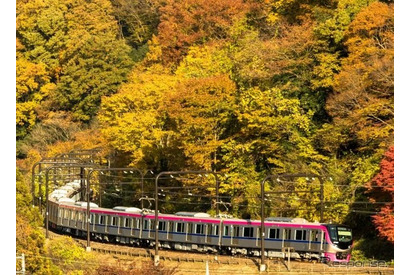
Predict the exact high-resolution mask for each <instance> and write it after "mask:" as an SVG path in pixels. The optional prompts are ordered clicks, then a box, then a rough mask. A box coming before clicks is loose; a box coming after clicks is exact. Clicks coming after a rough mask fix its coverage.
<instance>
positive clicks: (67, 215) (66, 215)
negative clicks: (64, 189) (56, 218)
mask: <svg viewBox="0 0 410 275" xmlns="http://www.w3.org/2000/svg"><path fill="white" fill-rule="evenodd" d="M69 215H70V210H68V209H66V210H65V211H64V219H68V217H69Z"/></svg>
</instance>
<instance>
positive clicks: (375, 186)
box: [369, 146, 394, 242]
mask: <svg viewBox="0 0 410 275" xmlns="http://www.w3.org/2000/svg"><path fill="white" fill-rule="evenodd" d="M369 191H370V192H371V196H372V200H375V199H376V200H377V201H381V200H383V201H391V202H392V203H391V204H388V205H386V206H384V207H382V208H381V209H380V212H379V213H378V214H377V215H374V216H373V217H372V218H373V223H374V225H375V226H376V228H377V230H378V231H379V236H381V237H385V238H387V240H388V241H390V242H394V147H393V146H392V147H390V148H389V150H388V151H387V152H386V154H385V155H384V158H383V160H382V161H381V162H380V172H379V173H378V174H377V175H376V176H375V177H374V178H373V179H372V181H371V186H369Z"/></svg>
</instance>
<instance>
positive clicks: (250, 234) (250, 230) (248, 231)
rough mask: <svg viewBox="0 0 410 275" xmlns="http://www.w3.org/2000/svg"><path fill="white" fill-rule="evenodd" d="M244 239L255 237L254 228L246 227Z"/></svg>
mask: <svg viewBox="0 0 410 275" xmlns="http://www.w3.org/2000/svg"><path fill="white" fill-rule="evenodd" d="M243 236H244V237H253V227H244V228H243Z"/></svg>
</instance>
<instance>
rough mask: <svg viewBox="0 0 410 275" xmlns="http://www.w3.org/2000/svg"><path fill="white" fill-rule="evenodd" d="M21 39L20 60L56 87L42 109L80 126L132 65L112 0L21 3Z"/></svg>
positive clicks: (88, 119)
mask: <svg viewBox="0 0 410 275" xmlns="http://www.w3.org/2000/svg"><path fill="white" fill-rule="evenodd" d="M17 38H18V39H19V41H20V43H21V45H22V47H20V49H18V58H19V57H22V58H25V59H26V60H28V61H29V62H32V63H34V64H38V65H39V66H40V65H41V66H43V67H42V68H43V69H44V70H45V73H46V76H44V77H43V78H45V79H49V81H50V82H51V83H53V84H54V85H55V89H52V90H50V91H49V93H48V96H47V97H44V96H43V98H44V99H42V100H41V102H42V104H41V106H42V109H43V110H45V111H46V112H49V111H58V110H62V111H68V112H72V113H73V117H74V119H76V120H80V121H85V122H88V121H90V120H91V118H92V117H93V116H94V115H95V114H96V112H97V109H98V106H99V104H100V98H101V96H103V95H108V94H111V93H113V92H115V91H116V89H117V87H118V85H119V84H121V83H122V82H123V81H124V80H125V79H126V77H127V73H128V71H129V69H130V67H131V65H132V62H131V60H130V58H129V52H130V49H129V47H127V46H126V45H125V42H124V40H121V39H118V28H117V23H116V20H115V18H114V16H113V15H112V7H111V4H110V2H109V1H108V0H94V1H83V0H65V1H56V0H42V1H35V2H32V1H27V2H25V1H19V2H18V4H17ZM43 73H44V72H43ZM34 93H35V94H36V95H37V97H39V96H41V93H39V92H38V91H34ZM33 96H34V95H33ZM20 100H21V101H23V102H24V100H25V99H24V98H21V99H20Z"/></svg>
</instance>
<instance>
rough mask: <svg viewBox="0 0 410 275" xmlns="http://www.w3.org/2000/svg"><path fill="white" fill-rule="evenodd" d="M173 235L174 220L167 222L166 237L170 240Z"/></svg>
mask: <svg viewBox="0 0 410 275" xmlns="http://www.w3.org/2000/svg"><path fill="white" fill-rule="evenodd" d="M173 237H174V222H168V232H167V239H168V240H172V239H173Z"/></svg>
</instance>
